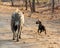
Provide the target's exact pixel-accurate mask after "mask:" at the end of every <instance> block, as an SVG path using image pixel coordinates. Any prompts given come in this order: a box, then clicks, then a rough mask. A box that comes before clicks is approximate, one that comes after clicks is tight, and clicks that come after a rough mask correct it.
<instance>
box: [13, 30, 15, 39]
mask: <svg viewBox="0 0 60 48" xmlns="http://www.w3.org/2000/svg"><path fill="white" fill-rule="evenodd" d="M13 40H15V32H14V31H13Z"/></svg>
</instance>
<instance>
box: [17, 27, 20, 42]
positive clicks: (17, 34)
mask: <svg viewBox="0 0 60 48" xmlns="http://www.w3.org/2000/svg"><path fill="white" fill-rule="evenodd" d="M19 30H20V28H19V26H18V32H17V41H19Z"/></svg>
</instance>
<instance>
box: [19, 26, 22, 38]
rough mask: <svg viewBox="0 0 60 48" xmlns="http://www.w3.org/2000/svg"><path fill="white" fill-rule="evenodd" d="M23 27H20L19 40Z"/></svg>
mask: <svg viewBox="0 0 60 48" xmlns="http://www.w3.org/2000/svg"><path fill="white" fill-rule="evenodd" d="M21 32H22V26H21V27H20V32H19V38H20V39H21Z"/></svg>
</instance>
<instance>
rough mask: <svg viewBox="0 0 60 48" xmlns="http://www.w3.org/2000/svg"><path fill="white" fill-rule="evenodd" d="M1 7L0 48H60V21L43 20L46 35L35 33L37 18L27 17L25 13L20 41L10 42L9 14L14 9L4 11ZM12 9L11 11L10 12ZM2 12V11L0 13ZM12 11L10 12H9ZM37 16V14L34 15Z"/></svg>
mask: <svg viewBox="0 0 60 48" xmlns="http://www.w3.org/2000/svg"><path fill="white" fill-rule="evenodd" d="M5 8H6V7H4V8H2V7H1V10H0V48H60V19H56V20H43V21H42V23H43V24H44V25H45V27H46V30H47V34H46V35H45V34H44V32H42V33H41V34H40V35H38V33H37V26H38V25H36V24H35V22H36V20H37V18H33V17H34V16H35V13H34V14H32V17H26V16H28V15H27V14H26V12H25V24H24V27H23V31H22V35H21V37H22V39H20V41H19V42H16V41H13V40H12V32H11V29H10V19H11V13H12V12H13V10H15V8H13V7H11V8H10V7H9V8H10V9H6V10H8V11H5ZM12 9H13V10H12ZM2 10H4V11H2ZM10 10H12V11H10ZM36 15H38V14H36Z"/></svg>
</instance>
